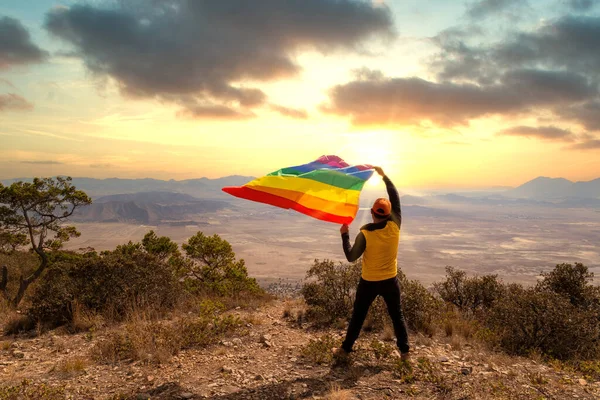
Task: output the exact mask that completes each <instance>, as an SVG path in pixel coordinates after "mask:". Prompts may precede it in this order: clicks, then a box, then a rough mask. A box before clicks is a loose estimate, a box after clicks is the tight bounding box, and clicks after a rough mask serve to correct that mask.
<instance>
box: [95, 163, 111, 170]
mask: <svg viewBox="0 0 600 400" xmlns="http://www.w3.org/2000/svg"><path fill="white" fill-rule="evenodd" d="M112 167H113V165H112V164H102V163H100V164H90V168H99V169H104V168H112Z"/></svg>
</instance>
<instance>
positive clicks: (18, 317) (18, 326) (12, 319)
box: [4, 311, 36, 335]
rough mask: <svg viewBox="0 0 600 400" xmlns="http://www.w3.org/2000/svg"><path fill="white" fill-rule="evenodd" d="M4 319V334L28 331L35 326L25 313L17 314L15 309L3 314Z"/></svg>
mask: <svg viewBox="0 0 600 400" xmlns="http://www.w3.org/2000/svg"><path fill="white" fill-rule="evenodd" d="M4 321H5V322H4V334H5V335H14V334H17V333H19V332H26V331H30V330H32V329H34V328H35V327H36V324H35V323H34V322H33V321H32V320H31V319H29V318H28V317H27V316H26V315H22V314H18V313H16V312H15V311H11V312H9V315H7V316H5V318H4Z"/></svg>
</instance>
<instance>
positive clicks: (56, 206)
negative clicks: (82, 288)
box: [0, 177, 92, 307]
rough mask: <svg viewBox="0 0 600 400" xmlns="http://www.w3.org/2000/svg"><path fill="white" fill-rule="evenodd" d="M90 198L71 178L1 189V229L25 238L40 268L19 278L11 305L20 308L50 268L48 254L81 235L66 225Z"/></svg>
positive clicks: (40, 181)
mask: <svg viewBox="0 0 600 400" xmlns="http://www.w3.org/2000/svg"><path fill="white" fill-rule="evenodd" d="M91 202H92V200H91V199H90V198H89V197H88V195H87V194H86V193H85V192H83V191H81V190H77V189H76V188H75V186H73V185H72V184H71V178H70V177H57V178H55V179H54V178H43V179H41V178H34V179H33V182H31V183H29V182H22V181H19V182H15V183H13V184H12V185H10V186H6V187H5V186H3V185H0V229H2V230H4V231H8V232H10V233H11V234H25V235H27V238H28V239H29V243H30V245H31V248H32V249H33V251H34V252H35V253H36V254H37V255H38V256H39V258H40V264H39V266H38V267H37V269H35V270H34V271H33V273H32V274H31V275H29V276H28V277H26V278H25V277H23V275H21V276H20V278H19V289H18V291H17V293H16V295H15V297H14V299H13V300H12V301H11V303H12V305H13V306H14V307H17V306H18V305H19V303H20V302H21V300H22V299H23V296H24V295H25V291H26V290H27V288H28V287H29V285H31V284H32V283H33V282H34V281H35V280H37V279H38V278H39V277H40V275H41V274H42V273H43V272H44V270H45V269H46V267H47V266H48V255H47V253H46V251H47V250H58V249H60V248H61V247H62V245H63V243H64V242H66V241H68V240H69V239H70V238H72V237H78V236H79V235H80V233H79V232H78V231H77V230H76V229H75V227H74V226H65V225H63V223H64V222H65V221H66V220H67V219H68V218H69V217H70V216H71V215H73V213H74V212H75V210H76V209H77V208H78V207H81V206H83V205H88V204H91Z"/></svg>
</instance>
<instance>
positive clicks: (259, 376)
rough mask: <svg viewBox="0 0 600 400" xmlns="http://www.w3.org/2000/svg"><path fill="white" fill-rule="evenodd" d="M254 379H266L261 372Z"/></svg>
mask: <svg viewBox="0 0 600 400" xmlns="http://www.w3.org/2000/svg"><path fill="white" fill-rule="evenodd" d="M254 380H255V381H264V380H265V377H264V376H262V375H260V374H259V375H256V376H255V377H254Z"/></svg>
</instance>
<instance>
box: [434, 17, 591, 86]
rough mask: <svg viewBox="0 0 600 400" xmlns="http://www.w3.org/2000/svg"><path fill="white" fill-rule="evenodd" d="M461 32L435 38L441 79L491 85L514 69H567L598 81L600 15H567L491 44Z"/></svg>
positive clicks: (435, 60)
mask: <svg viewBox="0 0 600 400" xmlns="http://www.w3.org/2000/svg"><path fill="white" fill-rule="evenodd" d="M461 32H463V31H461V29H459V28H455V29H454V30H450V31H444V32H442V33H441V34H438V35H436V36H434V37H433V38H432V43H433V44H435V45H436V46H438V47H439V49H440V51H439V53H438V54H437V55H436V57H434V58H433V59H432V61H431V69H432V71H434V72H436V73H437V75H438V78H440V79H446V80H447V79H463V80H467V81H472V82H480V83H489V82H493V81H494V80H495V79H498V77H499V76H501V75H502V74H503V73H505V72H506V71H509V70H512V69H522V68H534V69H546V70H565V69H566V70H568V71H570V72H577V73H581V74H585V75H587V76H589V77H593V78H594V79H596V78H598V77H599V71H600V17H588V16H574V15H567V16H564V17H562V18H559V19H556V20H551V21H548V22H545V23H544V24H542V25H540V26H539V27H537V28H536V29H534V30H532V31H529V32H513V33H511V34H510V35H508V36H507V37H505V38H504V39H503V40H501V41H499V42H496V43H492V44H486V45H483V44H479V45H473V44H470V43H469V39H470V38H473V35H462V34H461Z"/></svg>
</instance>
